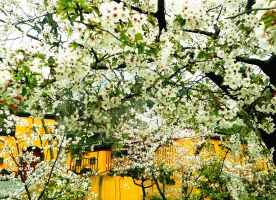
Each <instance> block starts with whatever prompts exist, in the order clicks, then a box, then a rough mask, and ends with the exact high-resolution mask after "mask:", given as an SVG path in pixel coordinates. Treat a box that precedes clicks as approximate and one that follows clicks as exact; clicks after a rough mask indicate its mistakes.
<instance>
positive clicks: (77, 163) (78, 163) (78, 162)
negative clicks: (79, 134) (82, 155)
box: [76, 159, 81, 167]
mask: <svg viewBox="0 0 276 200" xmlns="http://www.w3.org/2000/svg"><path fill="white" fill-rule="evenodd" d="M76 166H77V167H78V166H81V159H78V160H76Z"/></svg>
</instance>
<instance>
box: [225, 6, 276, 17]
mask: <svg viewBox="0 0 276 200" xmlns="http://www.w3.org/2000/svg"><path fill="white" fill-rule="evenodd" d="M272 9H276V7H268V8H253V9H249V10H245V11H243V12H241V13H238V14H236V15H233V16H230V17H226V18H225V19H234V18H236V17H239V16H241V15H244V14H249V13H251V12H253V11H260V10H272Z"/></svg>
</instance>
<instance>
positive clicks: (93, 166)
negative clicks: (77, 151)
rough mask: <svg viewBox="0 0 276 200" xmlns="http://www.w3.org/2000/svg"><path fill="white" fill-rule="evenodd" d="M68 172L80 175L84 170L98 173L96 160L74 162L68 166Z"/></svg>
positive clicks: (86, 159) (83, 159) (84, 159)
mask: <svg viewBox="0 0 276 200" xmlns="http://www.w3.org/2000/svg"><path fill="white" fill-rule="evenodd" d="M70 170H72V171H75V172H77V173H81V172H82V171H84V170H93V171H98V159H96V158H95V157H92V158H82V159H78V160H74V161H72V162H71V164H70Z"/></svg>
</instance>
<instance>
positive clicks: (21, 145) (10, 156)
mask: <svg viewBox="0 0 276 200" xmlns="http://www.w3.org/2000/svg"><path fill="white" fill-rule="evenodd" d="M54 124H55V121H54V119H49V118H48V119H45V120H41V119H39V118H30V117H19V118H18V119H17V125H16V127H15V128H14V129H13V130H9V132H8V133H7V132H6V131H5V132H2V133H1V134H0V171H1V170H3V169H5V170H7V171H14V172H17V171H18V166H19V165H20V164H22V163H23V165H24V160H22V156H23V155H24V153H26V152H33V154H34V155H35V156H37V157H40V159H41V160H50V159H51V157H55V156H56V152H55V151H53V149H51V148H49V144H51V142H52V140H50V139H49V137H44V136H45V135H46V133H48V135H51V134H52V131H53V128H54Z"/></svg>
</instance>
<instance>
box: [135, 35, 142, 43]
mask: <svg viewBox="0 0 276 200" xmlns="http://www.w3.org/2000/svg"><path fill="white" fill-rule="evenodd" d="M143 39H144V38H143V35H142V34H141V33H137V34H135V41H136V42H138V41H140V40H143Z"/></svg>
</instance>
